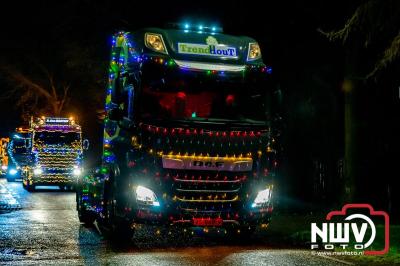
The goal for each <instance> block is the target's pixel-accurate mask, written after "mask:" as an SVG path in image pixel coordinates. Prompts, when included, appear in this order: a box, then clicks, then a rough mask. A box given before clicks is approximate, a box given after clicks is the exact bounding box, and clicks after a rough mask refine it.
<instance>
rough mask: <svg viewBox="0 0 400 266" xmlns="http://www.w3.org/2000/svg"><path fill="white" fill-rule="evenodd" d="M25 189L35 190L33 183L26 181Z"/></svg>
mask: <svg viewBox="0 0 400 266" xmlns="http://www.w3.org/2000/svg"><path fill="white" fill-rule="evenodd" d="M26 190H28V191H29V192H33V191H35V185H30V184H29V183H27V184H26Z"/></svg>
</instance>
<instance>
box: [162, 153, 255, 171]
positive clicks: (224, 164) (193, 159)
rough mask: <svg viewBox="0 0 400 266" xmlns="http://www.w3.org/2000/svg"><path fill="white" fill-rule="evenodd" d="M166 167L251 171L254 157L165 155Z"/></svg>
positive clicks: (164, 164) (164, 165)
mask: <svg viewBox="0 0 400 266" xmlns="http://www.w3.org/2000/svg"><path fill="white" fill-rule="evenodd" d="M162 164H163V168H165V169H187V170H212V171H228V172H245V171H251V169H252V167H253V159H252V158H236V159H233V158H225V157H203V156H189V155H186V156H185V155H163V156H162Z"/></svg>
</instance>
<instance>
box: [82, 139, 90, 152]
mask: <svg viewBox="0 0 400 266" xmlns="http://www.w3.org/2000/svg"><path fill="white" fill-rule="evenodd" d="M82 144H83V145H82V146H83V149H84V150H85V151H87V150H88V149H89V140H88V139H84V140H83V143H82Z"/></svg>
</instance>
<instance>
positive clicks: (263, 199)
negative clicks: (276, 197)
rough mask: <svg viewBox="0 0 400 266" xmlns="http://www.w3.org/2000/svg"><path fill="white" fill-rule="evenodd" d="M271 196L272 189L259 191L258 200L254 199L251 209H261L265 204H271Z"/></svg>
mask: <svg viewBox="0 0 400 266" xmlns="http://www.w3.org/2000/svg"><path fill="white" fill-rule="evenodd" d="M271 194H272V189H271V188H267V189H264V190H261V191H259V192H258V194H257V196H256V198H255V199H254V201H253V204H252V205H251V207H253V208H254V207H260V206H262V205H264V204H267V203H269V201H270V200H271Z"/></svg>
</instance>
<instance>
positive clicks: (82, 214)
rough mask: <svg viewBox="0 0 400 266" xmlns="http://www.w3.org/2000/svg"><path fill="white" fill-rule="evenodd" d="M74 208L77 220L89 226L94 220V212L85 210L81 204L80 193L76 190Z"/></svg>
mask: <svg viewBox="0 0 400 266" xmlns="http://www.w3.org/2000/svg"><path fill="white" fill-rule="evenodd" d="M76 208H77V210H78V219H79V222H81V223H83V224H84V225H85V226H87V227H90V226H92V225H93V223H94V221H95V220H96V216H95V215H94V213H92V212H90V211H88V210H86V208H85V206H83V201H82V195H81V193H79V192H78V191H77V192H76Z"/></svg>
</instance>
